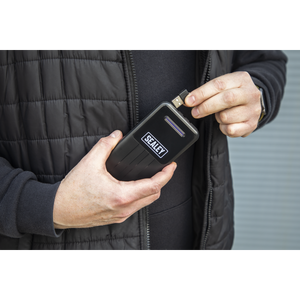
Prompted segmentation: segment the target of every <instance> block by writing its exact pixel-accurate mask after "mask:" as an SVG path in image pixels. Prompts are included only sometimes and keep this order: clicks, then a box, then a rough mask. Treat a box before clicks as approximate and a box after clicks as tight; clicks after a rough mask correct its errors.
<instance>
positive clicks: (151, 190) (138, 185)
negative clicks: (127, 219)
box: [120, 162, 177, 201]
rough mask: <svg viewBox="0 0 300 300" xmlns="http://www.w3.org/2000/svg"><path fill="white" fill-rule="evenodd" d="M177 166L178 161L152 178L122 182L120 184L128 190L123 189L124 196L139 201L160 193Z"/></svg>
mask: <svg viewBox="0 0 300 300" xmlns="http://www.w3.org/2000/svg"><path fill="white" fill-rule="evenodd" d="M176 167H177V165H176V163H175V162H173V163H171V164H170V165H168V166H166V167H164V168H163V169H162V170H161V171H160V172H158V173H156V174H155V175H154V176H153V177H151V178H146V179H140V180H136V181H126V182H125V181H122V182H120V184H121V185H122V186H123V187H124V188H126V190H125V189H124V190H123V191H125V195H124V196H125V197H126V198H128V199H129V201H137V200H140V199H143V198H146V197H148V196H151V195H155V194H159V193H160V190H161V188H162V187H163V186H165V185H166V184H167V183H168V182H169V180H170V179H171V178H172V176H173V174H174V172H175V169H176Z"/></svg>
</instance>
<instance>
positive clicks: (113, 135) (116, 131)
mask: <svg viewBox="0 0 300 300" xmlns="http://www.w3.org/2000/svg"><path fill="white" fill-rule="evenodd" d="M119 135H120V131H119V130H115V131H113V132H112V133H111V134H110V136H111V137H113V138H116V137H117V136H119Z"/></svg>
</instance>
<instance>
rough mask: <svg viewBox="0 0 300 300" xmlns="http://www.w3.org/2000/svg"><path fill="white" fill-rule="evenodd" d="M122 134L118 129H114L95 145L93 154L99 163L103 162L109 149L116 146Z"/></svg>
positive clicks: (107, 155) (109, 151) (108, 153)
mask: <svg viewBox="0 0 300 300" xmlns="http://www.w3.org/2000/svg"><path fill="white" fill-rule="evenodd" d="M122 137H123V134H122V132H121V131H120V130H115V131H114V132H112V133H111V134H110V135H109V136H107V137H104V138H102V139H100V140H99V141H98V143H97V144H96V145H95V147H94V148H95V154H96V155H97V159H98V161H99V162H100V163H102V164H105V162H106V160H107V159H108V157H109V155H110V153H111V151H112V150H113V149H114V148H115V147H116V145H117V144H118V143H119V141H120V140H121V139H122Z"/></svg>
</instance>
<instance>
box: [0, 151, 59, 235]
mask: <svg viewBox="0 0 300 300" xmlns="http://www.w3.org/2000/svg"><path fill="white" fill-rule="evenodd" d="M58 186H59V182H58V183H56V184H45V183H41V182H38V181H37V178H36V176H35V175H34V174H33V173H31V172H27V171H23V170H21V169H15V168H13V167H12V166H11V165H10V164H9V163H8V162H7V160H5V159H4V158H1V157H0V234H2V235H5V236H9V237H13V238H20V237H22V235H23V234H24V233H30V234H40V235H47V236H51V237H58V236H59V235H60V234H61V232H62V230H57V231H56V230H55V229H54V225H53V205H54V199H55V195H56V191H57V189H58Z"/></svg>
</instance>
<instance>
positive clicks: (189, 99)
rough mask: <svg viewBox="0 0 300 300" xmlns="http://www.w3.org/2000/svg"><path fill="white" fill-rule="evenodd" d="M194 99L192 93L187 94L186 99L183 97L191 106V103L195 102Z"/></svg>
mask: <svg viewBox="0 0 300 300" xmlns="http://www.w3.org/2000/svg"><path fill="white" fill-rule="evenodd" d="M195 101H196V99H195V97H194V96H193V95H187V97H186V99H185V103H186V104H187V105H190V106H193V104H194V103H195Z"/></svg>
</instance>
